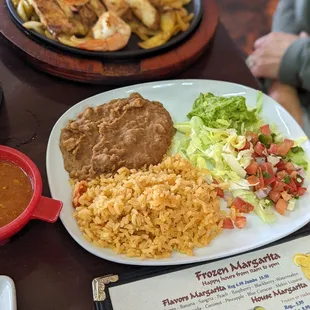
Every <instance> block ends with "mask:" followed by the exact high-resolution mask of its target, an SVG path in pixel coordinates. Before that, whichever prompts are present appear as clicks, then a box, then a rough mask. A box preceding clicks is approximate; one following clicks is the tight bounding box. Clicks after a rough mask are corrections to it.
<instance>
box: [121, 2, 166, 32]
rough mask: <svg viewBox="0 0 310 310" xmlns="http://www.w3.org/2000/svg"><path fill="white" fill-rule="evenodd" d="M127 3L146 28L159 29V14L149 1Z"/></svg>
mask: <svg viewBox="0 0 310 310" xmlns="http://www.w3.org/2000/svg"><path fill="white" fill-rule="evenodd" d="M126 2H127V3H128V4H129V7H130V8H131V9H132V11H133V12H134V14H135V15H136V16H137V18H138V19H140V20H141V22H142V23H143V24H144V25H145V26H146V27H148V28H149V29H152V30H158V29H159V26H160V15H159V12H158V11H157V10H156V9H155V8H154V7H153V6H152V4H151V3H150V2H149V0H126Z"/></svg>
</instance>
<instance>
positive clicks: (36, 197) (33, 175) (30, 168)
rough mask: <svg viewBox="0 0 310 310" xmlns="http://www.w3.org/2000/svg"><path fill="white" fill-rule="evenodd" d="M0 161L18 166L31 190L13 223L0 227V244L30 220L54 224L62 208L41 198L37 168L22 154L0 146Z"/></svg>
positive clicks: (56, 203)
mask: <svg viewBox="0 0 310 310" xmlns="http://www.w3.org/2000/svg"><path fill="white" fill-rule="evenodd" d="M0 160H6V161H10V162H12V163H14V164H16V165H18V166H19V167H20V168H21V169H23V170H24V172H25V173H26V174H27V175H28V177H29V179H30V181H31V184H32V189H33V194H32V198H31V200H30V202H29V205H28V206H27V208H26V209H25V210H24V212H23V213H22V214H20V215H19V216H18V217H17V218H16V219H15V220H14V221H12V222H11V223H9V224H7V225H6V226H3V227H0V244H4V243H6V242H7V241H8V240H9V238H10V237H12V236H13V235H14V234H16V233H17V232H18V231H20V230H21V229H22V228H23V227H24V226H25V225H26V224H27V223H28V222H29V221H30V220H32V219H38V220H42V221H46V222H50V223H54V222H56V220H57V219H58V217H59V213H60V211H61V208H62V202H61V201H58V200H53V199H51V198H47V197H43V196H42V178H41V175H40V172H39V169H38V168H37V166H36V165H35V164H34V163H33V161H32V160H30V159H29V158H28V157H27V156H26V155H24V154H23V153H21V152H19V151H17V150H15V149H12V148H9V147H6V146H2V145H0Z"/></svg>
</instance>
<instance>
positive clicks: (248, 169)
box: [245, 160, 258, 175]
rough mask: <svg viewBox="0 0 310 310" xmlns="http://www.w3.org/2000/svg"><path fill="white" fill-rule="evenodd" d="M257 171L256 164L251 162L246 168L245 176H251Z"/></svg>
mask: <svg viewBox="0 0 310 310" xmlns="http://www.w3.org/2000/svg"><path fill="white" fill-rule="evenodd" d="M257 169H258V163H257V162H256V161H255V160H253V161H252V162H251V163H250V164H249V165H248V166H247V167H246V168H245V171H246V173H247V174H249V175H251V174H255V173H256V172H257Z"/></svg>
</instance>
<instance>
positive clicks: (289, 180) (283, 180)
mask: <svg viewBox="0 0 310 310" xmlns="http://www.w3.org/2000/svg"><path fill="white" fill-rule="evenodd" d="M282 182H284V183H285V184H290V183H291V177H290V176H289V175H288V174H287V175H286V176H285V177H284V178H283V179H282Z"/></svg>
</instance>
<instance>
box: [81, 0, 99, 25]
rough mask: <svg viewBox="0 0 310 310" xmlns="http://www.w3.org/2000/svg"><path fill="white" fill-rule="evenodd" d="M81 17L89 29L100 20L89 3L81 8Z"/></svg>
mask: <svg viewBox="0 0 310 310" xmlns="http://www.w3.org/2000/svg"><path fill="white" fill-rule="evenodd" d="M79 15H80V18H81V22H82V24H83V25H84V26H85V27H87V28H88V29H90V28H92V27H93V26H94V25H95V23H96V22H97V20H98V17H97V14H96V13H95V12H94V11H93V10H92V8H91V7H90V6H89V3H88V4H87V5H83V6H81V7H80V8H79Z"/></svg>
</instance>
